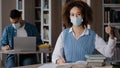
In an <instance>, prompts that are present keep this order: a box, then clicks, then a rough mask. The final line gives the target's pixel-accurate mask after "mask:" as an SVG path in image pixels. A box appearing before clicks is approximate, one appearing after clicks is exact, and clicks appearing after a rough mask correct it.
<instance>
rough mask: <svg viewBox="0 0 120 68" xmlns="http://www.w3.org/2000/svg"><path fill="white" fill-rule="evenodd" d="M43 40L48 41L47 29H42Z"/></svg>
mask: <svg viewBox="0 0 120 68" xmlns="http://www.w3.org/2000/svg"><path fill="white" fill-rule="evenodd" d="M43 39H45V40H49V29H47V28H43Z"/></svg>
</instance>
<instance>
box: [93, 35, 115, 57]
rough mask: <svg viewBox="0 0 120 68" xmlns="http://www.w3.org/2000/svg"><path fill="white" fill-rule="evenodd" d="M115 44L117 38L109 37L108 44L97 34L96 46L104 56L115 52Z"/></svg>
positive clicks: (109, 55)
mask: <svg viewBox="0 0 120 68" xmlns="http://www.w3.org/2000/svg"><path fill="white" fill-rule="evenodd" d="M115 45H116V40H114V39H112V38H111V37H109V40H108V44H106V42H105V41H104V40H103V39H102V38H101V37H99V36H98V35H96V38H95V48H96V49H97V50H98V51H99V52H100V53H101V54H103V55H104V56H106V57H112V56H113V54H114V48H115Z"/></svg>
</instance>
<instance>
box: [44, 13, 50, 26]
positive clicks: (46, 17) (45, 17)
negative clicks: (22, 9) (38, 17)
mask: <svg viewBox="0 0 120 68" xmlns="http://www.w3.org/2000/svg"><path fill="white" fill-rule="evenodd" d="M43 19H44V24H48V23H49V22H48V13H47V14H43Z"/></svg>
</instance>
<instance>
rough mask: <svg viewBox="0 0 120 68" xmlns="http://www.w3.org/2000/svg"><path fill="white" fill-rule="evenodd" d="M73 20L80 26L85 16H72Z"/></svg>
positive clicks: (75, 24)
mask: <svg viewBox="0 0 120 68" xmlns="http://www.w3.org/2000/svg"><path fill="white" fill-rule="evenodd" d="M71 22H72V24H73V25H74V26H79V25H81V24H82V22H83V18H82V17H81V16H79V17H71Z"/></svg>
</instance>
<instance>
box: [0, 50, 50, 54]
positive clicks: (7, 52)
mask: <svg viewBox="0 0 120 68" xmlns="http://www.w3.org/2000/svg"><path fill="white" fill-rule="evenodd" d="M0 53H3V54H35V53H51V51H44V52H42V51H15V50H8V51H2V50H0Z"/></svg>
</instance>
